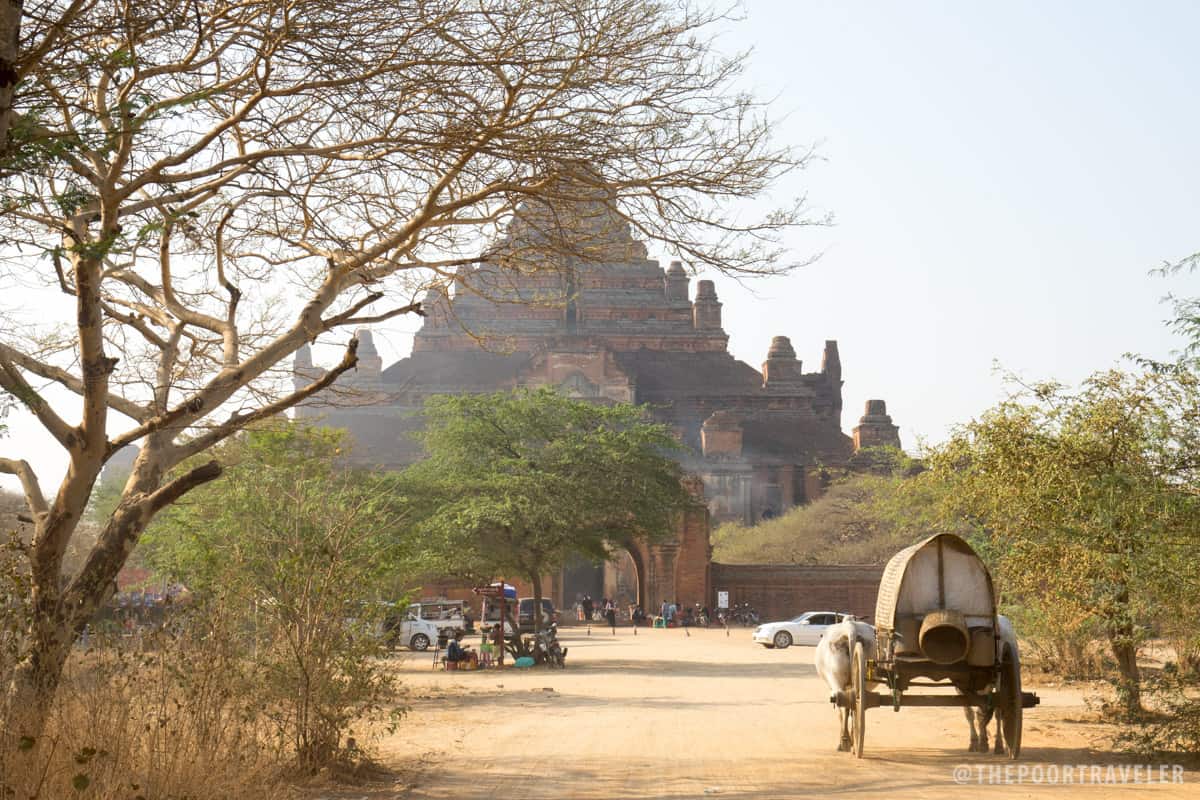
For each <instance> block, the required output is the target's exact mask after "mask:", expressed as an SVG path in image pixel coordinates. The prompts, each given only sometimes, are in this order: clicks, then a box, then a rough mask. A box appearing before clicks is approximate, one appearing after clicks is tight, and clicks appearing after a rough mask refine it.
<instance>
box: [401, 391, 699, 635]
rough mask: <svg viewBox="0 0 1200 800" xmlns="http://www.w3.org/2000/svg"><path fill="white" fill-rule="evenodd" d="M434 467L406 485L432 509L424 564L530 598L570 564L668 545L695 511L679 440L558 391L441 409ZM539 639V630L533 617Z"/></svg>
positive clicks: (460, 402)
mask: <svg viewBox="0 0 1200 800" xmlns="http://www.w3.org/2000/svg"><path fill="white" fill-rule="evenodd" d="M425 423H426V427H425V431H424V434H423V440H424V443H425V447H426V450H427V452H428V457H427V458H426V459H425V460H424V461H422V462H420V463H418V464H416V465H414V466H413V467H411V468H410V469H409V470H408V471H407V474H406V475H405V481H406V482H407V483H408V491H409V493H410V494H411V495H413V496H420V497H422V498H423V499H422V502H423V503H426V504H428V505H427V507H426V513H425V517H424V520H423V522H422V525H421V528H422V531H423V533H424V535H423V537H422V538H423V540H424V542H425V550H424V551H423V561H424V563H425V564H426V565H427V566H434V567H436V568H438V569H440V571H442V572H446V573H457V574H473V575H476V576H479V577H487V578H490V577H494V576H497V575H519V576H521V577H522V578H524V579H526V580H528V581H529V583H530V584H531V585H532V587H533V594H534V604H535V608H536V607H540V604H541V599H542V578H543V576H545V575H546V574H547V573H549V572H550V571H552V570H555V569H558V568H561V567H562V565H563V563H564V562H565V561H566V559H567V558H568V557H569V556H571V555H575V554H577V555H582V556H585V557H589V558H593V559H601V558H605V557H607V556H608V554H609V548H610V547H612V546H613V545H622V544H624V543H626V542H629V541H631V540H635V539H645V540H655V539H662V538H664V537H667V536H669V535H670V534H671V532H672V531H673V530H674V525H675V522H676V520H677V519H678V516H677V515H678V514H679V513H680V512H681V511H682V510H683V509H685V508H686V507H687V506H688V505H689V504H690V503H692V502H694V501H693V500H692V498H691V495H690V494H689V493H688V491H687V489H686V488H685V487H684V485H683V483H682V477H683V475H682V473H681V469H680V466H679V464H678V462H677V461H676V460H675V459H674V458H672V457H671V454H672V453H674V452H676V451H677V450H678V448H679V445H678V443H677V442H676V440H675V438H674V437H673V436H672V434H671V432H670V431H669V430H668V429H667V428H666V427H664V426H662V425H658V424H653V423H651V422H650V421H649V420H648V418H647V416H646V414H645V412H644V411H643V410H642V409H640V408H637V407H635V406H631V405H628V404H623V403H622V404H615V405H598V404H594V403H587V402H581V401H577V400H571V399H569V398H567V397H564V396H563V395H560V394H558V393H557V392H555V391H553V390H550V389H538V390H532V391H531V390H519V391H516V392H513V393H511V394H506V393H499V394H491V395H471V396H452V397H451V396H443V397H433V398H430V399H429V401H427V403H426V405H425ZM533 616H534V626H535V630H536V629H537V628H539V627H540V625H541V619H540V615H539V614H534V615H533Z"/></svg>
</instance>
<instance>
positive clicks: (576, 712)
mask: <svg viewBox="0 0 1200 800" xmlns="http://www.w3.org/2000/svg"><path fill="white" fill-rule="evenodd" d="M749 637H750V633H749V631H748V630H746V629H735V630H732V631H731V632H730V635H729V636H728V637H727V636H726V635H725V632H724V631H721V630H707V631H693V632H692V634H691V636H690V637H688V636H685V635H684V632H683V631H681V630H670V631H661V630H659V631H654V630H646V629H642V630H641V631H640V632H639V634H638V635H637V636H634V634H633V631H632V629H630V628H619V629H618V632H617V635H616V636H612V635H610V634H609V633H608V631H607V630H604V629H599V628H593V629H592V633H591V635H590V636H589V635H585V632H584V631H583V630H582V629H568V630H566V631H565V632H564V635H563V637H562V638H563V639H564V643H565V644H566V645H567V646H568V647H569V648H570V654H569V656H568V659H567V661H568V668H567V669H566V670H565V671H558V670H554V671H548V670H545V669H540V668H539V669H536V670H520V671H518V670H508V671H506V672H504V673H497V672H494V671H485V672H441V671H437V672H435V671H433V670H432V669H431V657H430V655H419V654H414V655H412V656H407V657H405V658H403V659H400V660H398V661H397V662H396V668H397V669H398V670H400V671H401V673H402V678H403V680H404V682H405V684H406V685H407V686H408V688H409V692H410V697H409V700H408V703H409V706H410V709H411V711H410V715H409V716H408V718H407V719H406V720H405V721H404V723H403V724H402V725H401V726H400V728H399V730H398V731H397V732H396V733H395V734H393V735H390V736H388V737H385V738H384V739H383V740H382V741H381V742H379V743H378V745H377V748H376V749H377V753H378V755H379V757H380V758H381V760H382V761H383V762H384V763H385V764H386V765H387V766H388V767H389V768H391V769H394V770H396V771H397V772H398V774H400V775H401V776H402V779H401V780H400V781H399V782H397V783H396V784H395V785H394V786H391V787H389V788H388V789H387V790H385V791H376V790H372V791H370V792H365V791H363V790H357V791H354V790H350V791H347V792H345V793H341V792H339V793H336V794H331V795H329V796H330V797H339V798H340V797H345V798H357V797H362V796H364V795H366V796H369V797H371V798H372V800H374V798H383V797H387V798H393V797H395V798H423V799H424V798H428V799H430V800H432V799H433V798H475V797H495V798H627V797H628V798H690V797H696V798H700V797H717V796H720V797H736V798H751V797H753V798H780V797H813V796H817V795H837V794H853V795H855V796H859V797H889V798H923V797H931V798H932V797H937V798H956V797H972V796H979V795H987V796H996V797H1000V796H1004V797H1044V796H1053V797H1056V798H1063V797H1068V796H1070V797H1075V796H1079V797H1084V796H1086V797H1088V798H1112V797H1118V796H1119V797H1135V796H1145V795H1149V794H1153V795H1154V796H1155V797H1163V798H1166V797H1200V788H1198V784H1200V774H1197V773H1195V772H1187V773H1184V774H1183V775H1182V779H1183V783H1182V784H1179V783H1175V782H1168V783H1165V784H1160V783H1158V782H1157V781H1158V778H1159V772H1158V771H1157V765H1155V771H1154V772H1153V780H1154V781H1155V782H1154V783H1141V784H1135V783H1133V781H1134V780H1138V779H1140V780H1141V781H1146V779H1147V775H1146V773H1145V772H1137V773H1134V772H1128V773H1127V776H1128V777H1127V779H1126V782H1125V783H1123V784H1117V785H1113V784H1107V783H1101V784H1095V783H1091V782H1090V781H1091V780H1092V779H1093V776H1094V778H1095V779H1096V780H1101V781H1103V780H1105V779H1107V777H1108V772H1107V770H1108V767H1109V766H1110V765H1111V766H1113V767H1114V773H1113V775H1114V777H1116V778H1117V779H1118V780H1119V776H1120V775H1121V771H1120V770H1121V768H1122V765H1125V766H1126V768H1127V769H1128V768H1129V766H1130V765H1132V764H1133V763H1134V760H1133V759H1130V758H1128V757H1123V756H1120V755H1117V754H1112V753H1107V752H1104V751H1103V750H1102V749H1100V748H1102V747H1103V737H1104V734H1105V730H1104V729H1103V728H1101V727H1100V726H1096V725H1092V724H1089V723H1086V722H1081V721H1080V720H1082V719H1086V717H1087V712H1086V708H1085V706H1084V704H1083V700H1082V696H1081V693H1080V692H1079V691H1077V690H1073V689H1057V688H1050V687H1037V686H1033V687H1027V688H1031V689H1033V690H1035V691H1037V692H1038V694H1039V695H1040V696H1041V698H1042V704H1041V706H1040V707H1038V708H1035V709H1031V710H1027V711H1026V717H1025V729H1024V748H1023V753H1022V759H1021V761H1019V762H1016V763H1015V764H1014V763H1013V762H1010V761H1008V760H1007V759H1006V758H1004V757H1000V756H992V755H977V754H973V753H969V752H967V749H966V745H967V728H966V721H965V720H964V718H963V713H962V711H961V709H940V708H909V709H903V710H902V711H901V712H900V713H894V712H893V711H891V710H890V709H880V710H875V711H872V712H870V713H869V714H868V716H867V734H866V753H865V757H864V758H863V759H862V760H856V759H854V758H853V756H851V755H849V754H846V753H838V752H836V751H835V746H836V744H837V721H836V712H835V711H834V709H833V707H832V706H831V705H830V704H829V702H828V691H827V690H826V689H825V687H824V685H823V684H822V682H821V681H820V680H819V679H818V678H817V676H816V673H815V671H814V669H813V667H812V655H813V648H811V647H792V648H789V649H787V650H767V649H764V648H762V647H760V646H758V645H754V644H752V643H751V642H750V640H749ZM1078 765H1087V767H1088V768H1087V770H1086V772H1085V775H1086V776H1087V778H1086V780H1088V781H1089V782H1088V783H1085V784H1080V782H1079V781H1080V777H1079V773H1078V771H1077V770H1078ZM1092 765H1096V766H1098V767H1099V770H1100V772H1098V773H1097V772H1095V771H1093V770H1092V769H1091V767H1092ZM1067 766H1070V767H1072V768H1074V769H1075V770H1076V771H1075V772H1074V773H1073V775H1072V776H1071V780H1072V785H1069V786H1068V785H1061V783H1060V785H1046V783H1044V780H1045V778H1046V776H1048V775H1051V774H1056V775H1058V776H1060V777H1059V780H1060V782H1061V781H1063V780H1065V779H1066V778H1067V773H1066V771H1065V769H1064V767H1067ZM956 770H957V773H956ZM1005 770H1009V772H1008V773H1007V780H1008V781H1009V783H1007V784H1004V783H1002V781H1004V780H1006V773H1005ZM956 774H957V775H958V776H959V780H960V781H961V780H962V779H963V776H965V778H966V783H965V785H964V784H960V783H957V782H956V780H955V776H956ZM1039 777H1041V778H1042V780H1043V782H1042V783H1038V782H1036V781H1037V779H1038V778H1039ZM1172 777H1173V776H1172V774H1171V772H1170V767H1168V768H1167V772H1166V779H1167V781H1171V780H1172ZM1175 777H1178V776H1175ZM981 781H982V784H981Z"/></svg>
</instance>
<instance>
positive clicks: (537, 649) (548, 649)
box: [533, 622, 568, 669]
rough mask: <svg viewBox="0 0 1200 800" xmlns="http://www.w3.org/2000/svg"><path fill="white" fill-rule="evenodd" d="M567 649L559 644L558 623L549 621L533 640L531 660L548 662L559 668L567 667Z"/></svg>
mask: <svg viewBox="0 0 1200 800" xmlns="http://www.w3.org/2000/svg"><path fill="white" fill-rule="evenodd" d="M567 649H568V648H565V647H563V646H562V645H561V644H559V641H558V624H557V623H553V622H552V623H550V627H548V628H543V629H542V630H541V631H539V632H538V634H537V636H535V637H534V640H533V661H534V663H535V664H549V665H550V666H552V667H558V668H559V669H566V668H567Z"/></svg>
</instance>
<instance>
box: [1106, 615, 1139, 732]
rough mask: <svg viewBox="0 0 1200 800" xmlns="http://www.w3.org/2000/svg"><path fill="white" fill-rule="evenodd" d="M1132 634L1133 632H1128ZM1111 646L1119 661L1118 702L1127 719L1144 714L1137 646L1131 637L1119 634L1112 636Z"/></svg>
mask: <svg viewBox="0 0 1200 800" xmlns="http://www.w3.org/2000/svg"><path fill="white" fill-rule="evenodd" d="M1128 634H1132V631H1128ZM1109 644H1110V645H1111V647H1112V652H1113V656H1114V657H1115V658H1116V659H1117V672H1118V674H1119V676H1120V677H1119V678H1118V680H1117V702H1118V703H1120V705H1121V710H1122V713H1123V714H1124V715H1125V716H1126V717H1136V716H1138V715H1140V714H1141V713H1142V677H1141V672H1140V671H1139V670H1138V665H1137V646H1136V645H1135V644H1134V643H1133V639H1132V636H1131V635H1126V634H1122V633H1118V635H1116V636H1110V638H1109Z"/></svg>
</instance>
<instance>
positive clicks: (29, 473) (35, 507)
mask: <svg viewBox="0 0 1200 800" xmlns="http://www.w3.org/2000/svg"><path fill="white" fill-rule="evenodd" d="M0 472H7V473H8V474H9V475H16V476H17V478H18V479H19V480H20V481H21V489H22V490H23V491H24V492H25V502H26V503H28V504H29V510H30V511H31V512H33V513H34V514H35V515H37V516H41V515H43V514H45V513H46V512H47V511H48V510H49V509H48V507H47V506H46V498H45V497H44V496H42V487H41V484H39V483H38V479H37V475H36V474H34V471H33V468H32V467H30V466H29V462H28V461H25V460H24V459H20V460H14V459H11V458H0Z"/></svg>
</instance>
